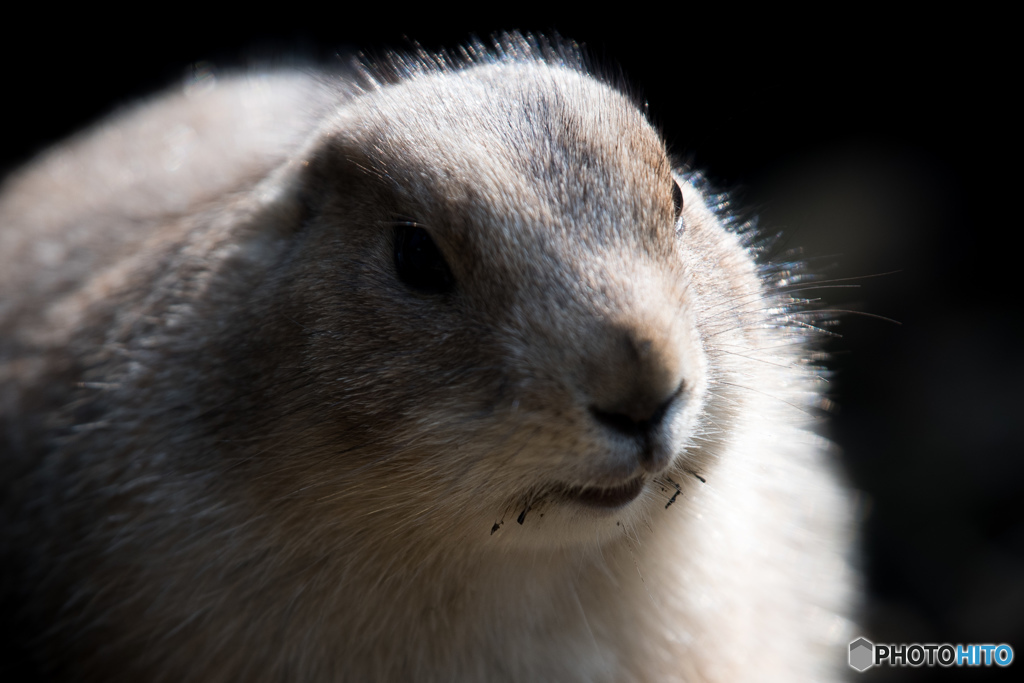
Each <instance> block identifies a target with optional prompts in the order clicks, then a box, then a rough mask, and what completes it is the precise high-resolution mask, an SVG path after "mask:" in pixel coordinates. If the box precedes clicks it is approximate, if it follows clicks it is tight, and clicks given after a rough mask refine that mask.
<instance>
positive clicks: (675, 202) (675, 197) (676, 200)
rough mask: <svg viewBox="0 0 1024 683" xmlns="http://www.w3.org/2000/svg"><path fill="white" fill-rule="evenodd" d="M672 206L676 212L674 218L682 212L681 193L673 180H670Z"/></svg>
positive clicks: (677, 184)
mask: <svg viewBox="0 0 1024 683" xmlns="http://www.w3.org/2000/svg"><path fill="white" fill-rule="evenodd" d="M672 206H674V207H675V210H676V218H679V215H680V214H681V213H682V212H683V191H682V189H680V187H679V183H678V182H677V181H676V179H675V178H673V179H672Z"/></svg>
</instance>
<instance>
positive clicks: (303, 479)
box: [0, 35, 852, 682]
mask: <svg viewBox="0 0 1024 683" xmlns="http://www.w3.org/2000/svg"><path fill="white" fill-rule="evenodd" d="M439 64H441V65H440V66H439ZM374 73H376V76H372V75H365V76H364V77H363V78H361V79H351V80H344V81H339V80H337V79H331V78H328V77H322V76H316V75H309V74H302V73H290V72H279V73H272V74H264V75H259V76H250V77H237V78H235V79H229V80H225V81H222V82H220V83H218V84H217V85H216V86H215V87H213V88H212V89H193V90H192V91H190V92H183V93H172V94H167V95H164V96H162V97H159V98H157V99H154V100H152V101H151V102H148V103H145V104H143V105H141V106H139V107H138V108H136V109H134V110H132V111H129V112H127V113H124V114H121V115H119V116H117V117H115V118H113V119H112V120H110V121H108V122H106V123H104V124H101V125H100V126H98V127H97V128H95V129H94V130H92V131H90V132H87V133H85V134H83V135H81V136H79V137H78V138H76V139H73V140H71V141H69V142H68V143H65V144H64V145H61V146H58V147H56V148H54V149H53V150H51V151H50V152H48V153H47V154H45V155H43V156H42V157H40V158H39V159H38V160H36V161H35V162H33V163H32V164H30V165H29V166H28V167H26V168H25V169H23V170H22V171H20V172H18V173H16V174H14V175H13V176H11V177H10V178H9V179H8V180H7V181H6V184H5V186H4V188H3V193H2V195H0V287H2V292H3V298H2V300H0V335H2V337H0V344H2V346H0V401H2V402H0V406H2V411H3V414H2V420H3V421H2V423H0V425H2V432H0V438H2V439H3V442H2V448H3V463H2V467H3V469H2V476H3V479H2V482H3V483H2V487H3V488H2V495H3V499H2V500H3V513H2V514H3V518H2V522H3V537H2V547H0V551H2V553H3V558H2V559H3V562H4V564H5V566H6V567H7V568H8V569H7V570H6V572H7V574H6V575H5V576H4V584H3V588H4V589H5V595H4V600H5V603H6V604H8V605H10V607H9V609H8V611H9V614H10V619H11V620H12V621H11V623H13V624H15V625H16V626H15V628H16V630H17V633H18V634H19V635H20V636H21V638H22V641H23V642H21V643H20V647H21V648H22V651H23V652H25V653H27V656H28V657H30V658H31V659H32V661H33V662H34V665H35V666H37V667H38V669H39V671H40V672H42V673H43V674H44V675H46V676H49V677H52V678H55V679H67V680H104V681H120V680H124V681H133V680H153V681H163V680H166V681H184V680H188V681H264V680H265V681H398V680H409V681H652V682H655V681H744V680H760V681H768V680H772V681H774V680H777V681H801V680H828V679H835V678H839V677H840V676H841V674H842V672H843V671H844V670H845V668H846V665H845V661H846V660H845V640H843V637H844V636H846V635H847V634H846V633H845V632H844V630H843V629H844V625H845V624H846V621H845V615H846V613H847V611H848V604H849V602H850V594H851V588H850V586H851V585H852V578H851V574H850V572H849V570H848V569H847V565H846V552H847V544H848V521H847V513H846V503H845V499H844V495H843V491H842V488H841V487H840V486H839V484H838V483H837V481H836V477H835V475H834V473H833V472H832V466H831V464H830V453H829V451H830V446H829V445H828V443H827V442H826V441H824V440H823V439H821V438H820V437H818V436H815V435H814V434H812V433H811V432H810V431H808V429H807V422H808V420H809V417H808V410H809V408H810V406H812V405H813V404H814V403H815V401H817V400H818V392H819V388H818V385H817V383H816V380H817V378H816V375H815V372H814V369H813V367H811V365H810V364H809V363H808V360H809V358H810V354H811V352H810V350H809V348H810V347H809V340H808V334H807V332H806V327H807V325H806V320H805V318H803V317H802V314H801V313H800V311H799V307H798V305H797V302H795V301H794V300H793V299H792V298H791V297H790V295H789V294H787V293H786V291H785V288H784V287H782V286H781V285H783V284H784V282H783V277H784V276H783V275H782V274H781V273H782V272H783V271H782V269H780V268H773V267H772V266H771V265H770V264H759V263H758V261H757V259H756V258H755V255H754V250H753V249H752V247H751V246H750V243H751V235H750V233H749V231H748V232H744V231H743V230H741V229H739V228H736V227H735V226H730V224H729V221H728V218H727V216H726V214H725V212H724V210H723V209H722V207H721V205H720V200H719V199H716V198H715V197H714V196H711V195H708V194H707V193H706V192H705V191H704V189H703V185H702V183H701V182H700V181H699V179H698V178H697V177H696V176H694V175H692V174H690V173H689V172H687V171H686V170H684V169H682V168H680V167H678V166H676V165H674V163H673V162H672V160H671V159H670V158H669V156H668V155H667V153H666V145H665V142H664V141H663V140H662V139H661V137H660V136H659V135H658V133H657V132H656V131H655V129H654V128H653V127H652V126H651V125H650V124H649V123H648V122H647V121H646V120H645V118H644V116H643V114H642V113H641V112H640V111H639V110H638V108H637V107H636V106H635V105H634V103H633V102H632V101H631V100H630V99H629V97H627V96H626V95H624V94H623V93H622V92H620V91H619V90H618V89H616V88H615V87H613V86H612V85H610V84H608V83H605V82H603V81H601V80H599V79H597V78H594V77H592V76H590V75H588V74H587V73H586V72H585V70H584V69H583V67H582V60H581V58H580V57H579V55H578V54H577V52H576V51H575V50H574V49H573V47H572V46H571V45H566V44H563V45H556V46H554V47H552V46H550V45H549V44H547V43H544V42H541V41H536V40H533V39H530V38H523V37H520V36H516V35H512V36H506V37H504V38H502V39H501V41H500V42H499V43H498V45H497V46H496V51H493V52H492V51H488V50H487V49H485V48H483V47H482V46H479V45H476V46H474V48H473V49H472V50H470V53H467V56H466V57H465V58H464V59H463V60H458V61H456V60H448V61H447V62H446V61H445V60H443V59H437V60H430V59H428V58H419V59H412V58H410V59H405V60H401V59H397V58H396V59H395V60H394V61H393V62H392V63H391V68H390V69H388V68H382V69H381V70H380V71H378V72H374ZM388 74H391V75H390V76H389V75H388Z"/></svg>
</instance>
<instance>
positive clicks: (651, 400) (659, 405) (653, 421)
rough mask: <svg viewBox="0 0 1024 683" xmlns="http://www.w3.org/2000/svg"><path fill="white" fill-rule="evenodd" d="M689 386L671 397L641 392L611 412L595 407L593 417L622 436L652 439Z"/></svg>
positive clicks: (592, 409)
mask: <svg viewBox="0 0 1024 683" xmlns="http://www.w3.org/2000/svg"><path fill="white" fill-rule="evenodd" d="M685 384H686V383H685V382H682V381H681V382H680V383H679V385H678V386H677V387H676V388H675V390H674V391H673V392H672V393H671V394H669V395H668V396H667V397H661V396H660V395H657V394H656V392H655V391H653V390H652V391H647V392H643V391H641V393H640V395H639V396H635V397H631V398H630V399H628V400H626V401H622V402H619V403H617V404H615V405H612V406H609V407H608V409H605V408H603V407H601V406H598V405H591V406H590V414H591V415H593V416H594V419H595V420H597V421H598V422H599V423H600V424H602V425H604V426H605V427H607V428H608V429H610V430H611V431H613V432H616V433H618V434H620V435H622V436H626V437H631V438H637V439H648V438H650V435H651V434H652V433H653V432H654V431H655V430H657V429H658V427H660V426H661V422H662V420H663V419H664V417H665V414H666V413H667V412H668V410H669V408H671V407H672V404H674V403H675V402H676V399H677V398H678V397H679V395H680V394H682V393H683V390H684V389H685ZM645 394H646V395H645Z"/></svg>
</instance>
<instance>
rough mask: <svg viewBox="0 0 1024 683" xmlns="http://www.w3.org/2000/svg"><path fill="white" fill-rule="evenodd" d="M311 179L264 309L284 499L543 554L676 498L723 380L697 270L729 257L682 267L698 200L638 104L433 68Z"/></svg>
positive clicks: (525, 68) (555, 81) (303, 174)
mask: <svg viewBox="0 0 1024 683" xmlns="http://www.w3.org/2000/svg"><path fill="white" fill-rule="evenodd" d="M295 168H296V171H295V173H296V174H297V177H298V178H299V180H298V181H297V182H296V183H295V187H298V188H300V192H301V194H302V198H303V199H302V201H303V202H304V204H305V207H306V209H305V212H306V218H305V221H304V224H303V227H302V228H301V230H300V231H299V232H298V233H297V236H296V237H295V245H294V247H293V248H292V250H291V251H290V253H289V254H288V257H287V260H286V261H283V262H282V263H281V266H280V269H279V270H278V271H277V272H276V273H275V275H274V276H273V278H272V279H273V282H274V283H275V285H274V287H275V289H274V291H273V294H269V295H267V296H268V297H269V298H270V299H271V304H270V306H269V308H268V312H267V313H265V314H261V315H265V316H266V318H265V320H264V321H263V322H262V325H263V326H264V328H263V329H265V330H267V329H273V330H274V332H273V334H272V335H271V337H272V338H270V339H268V340H267V341H268V343H269V344H272V345H274V346H276V347H277V349H278V350H277V351H275V352H274V353H273V359H274V364H273V366H272V367H271V366H268V367H266V368H263V369H261V370H260V372H261V374H263V375H265V380H264V381H266V382H268V383H269V384H268V386H270V385H273V386H276V387H278V388H280V387H286V388H285V389H283V390H281V391H268V392H266V394H267V395H268V396H271V395H272V396H274V399H273V401H274V402H276V404H277V405H276V406H274V407H273V408H271V410H274V411H276V412H278V414H279V417H275V418H274V420H272V421H270V422H268V423H267V424H266V425H261V426H258V427H257V429H259V430H266V431H268V432H269V433H270V434H276V441H277V442H278V443H279V444H280V447H281V448H284V449H285V450H286V451H288V453H289V454H288V455H287V456H279V457H283V458H287V460H286V462H289V463H291V464H290V465H288V466H287V467H285V466H283V465H282V461H281V460H277V461H276V462H275V463H273V464H272V465H269V466H270V467H272V468H273V469H275V471H278V472H283V473H284V475H285V477H284V479H287V480H288V483H287V484H285V485H286V486H289V487H297V488H298V489H299V490H302V491H306V492H308V493H309V495H310V500H313V499H315V500H317V501H318V502H317V505H328V506H341V507H342V508H343V510H344V512H342V513H341V514H343V515H344V516H346V517H351V516H352V515H355V516H359V515H369V516H371V517H372V516H374V515H375V516H376V517H375V519H376V520H378V521H379V520H381V519H385V518H386V519H388V520H390V525H391V526H392V527H393V528H394V529H399V528H410V527H421V526H422V527H424V528H426V527H429V528H433V529H434V530H441V531H443V532H444V533H445V534H451V533H457V534H458V536H460V537H464V538H473V537H476V538H479V539H480V540H481V541H484V542H489V543H490V542H497V543H511V544H513V545H515V546H521V545H524V544H525V546H529V547H535V546H537V545H541V546H547V545H552V544H554V545H562V544H567V545H577V544H579V543H581V542H582V543H592V542H594V541H595V540H600V539H603V538H606V537H607V536H608V535H609V534H610V533H615V528H616V525H617V524H620V523H622V522H624V521H626V522H628V521H637V520H639V519H641V518H643V517H644V516H645V515H646V514H647V512H649V509H650V507H651V506H657V507H663V506H664V503H665V500H666V498H667V496H665V495H664V493H657V494H655V493H654V489H655V488H656V486H664V485H665V483H664V479H663V477H665V476H666V475H668V474H669V473H670V472H671V470H672V468H673V467H674V466H675V467H678V466H679V465H680V462H681V461H682V459H684V458H685V457H686V455H685V451H686V448H687V446H688V445H689V443H690V438H691V437H692V436H693V435H694V432H695V429H696V425H697V420H698V416H699V415H700V413H701V411H702V407H703V403H704V400H705V399H704V397H705V393H706V387H707V364H708V361H707V354H706V352H705V349H704V346H703V340H702V334H701V331H700V329H699V323H698V308H699V307H698V305H697V296H698V292H697V291H696V290H695V289H694V286H693V282H692V280H693V275H694V274H693V273H692V272H691V271H692V270H693V268H692V267H691V266H692V264H693V263H696V264H701V263H704V262H705V261H706V260H707V259H711V262H712V263H713V262H714V260H715V259H716V258H717V257H716V256H715V255H714V254H707V255H700V254H698V255H694V254H691V253H688V252H689V251H690V250H692V249H693V246H692V245H693V244H696V243H698V242H699V241H700V240H702V239H703V240H705V241H707V240H708V237H707V236H706V235H703V236H702V235H701V234H700V230H699V229H698V230H697V234H696V235H695V236H689V235H688V234H687V232H688V230H690V229H691V228H690V226H688V225H687V218H686V211H689V212H690V216H691V218H690V220H691V221H693V219H694V218H696V217H697V213H694V212H695V211H698V209H689V208H686V209H685V210H684V205H685V204H686V200H687V197H689V199H691V200H694V199H695V198H696V193H695V191H694V190H692V189H691V188H689V187H688V186H687V185H686V184H685V182H684V181H683V180H682V179H680V178H679V177H677V176H674V175H673V169H672V165H671V163H670V161H669V159H668V157H667V155H666V150H665V144H664V142H663V141H662V140H661V139H660V137H659V136H658V134H657V133H656V132H655V131H654V129H653V128H652V127H651V126H650V125H649V124H648V123H647V121H646V120H645V119H644V117H643V115H642V114H641V113H640V112H639V111H638V110H637V109H636V107H635V106H634V105H633V104H632V103H631V102H630V100H629V99H628V98H627V97H625V96H624V95H623V94H621V93H620V92H618V91H616V90H614V89H613V88H611V87H609V86H607V85H605V84H602V83H600V82H598V81H597V80H595V79H593V78H591V77H588V76H586V75H584V74H581V73H579V72H577V71H575V70H571V69H568V68H562V67H556V66H551V65H547V64H542V63H530V62H526V63H518V62H510V63H506V62H498V63H494V64H486V65H480V66H475V67H471V68H467V69H464V70H461V71H455V72H444V73H428V74H422V75H418V76H415V77H412V78H410V79H407V80H405V81H402V82H400V83H398V84H395V85H389V86H385V87H382V88H380V89H378V90H375V91H371V92H369V93H367V94H365V95H363V96H361V97H359V98H356V99H355V100H354V101H353V102H352V103H350V104H348V105H347V106H345V107H343V108H342V109H341V110H340V111H339V112H338V113H337V115H336V116H335V117H333V118H332V119H331V120H330V121H328V122H327V123H326V124H325V125H324V126H323V127H322V128H321V129H320V132H319V134H318V135H317V136H316V138H315V140H314V142H313V143H312V144H311V145H310V146H309V147H308V149H307V152H306V154H305V156H304V158H303V159H302V160H301V162H300V163H298V164H295ZM697 203H698V204H699V201H697ZM699 210H703V211H706V209H703V208H702V207H701V208H700V209H699ZM681 214H683V215H681ZM698 222H699V221H698ZM698 228H699V226H698ZM687 240H694V241H693V242H692V243H690V244H688V243H687ZM698 289H699V288H698ZM260 334H262V335H264V336H266V335H267V334H268V333H267V332H265V331H264V332H261V333H260ZM282 349H288V357H287V358H285V359H284V360H282V356H283V354H284V351H282ZM297 367H301V368H302V371H301V372H296V368H297ZM296 459H297V463H296V461H295V460H296ZM311 463H316V466H315V467H313V466H312V465H311ZM293 478H294V480H293ZM656 480H658V481H659V482H660V483H659V484H657V485H656V484H655V481H656ZM275 481H279V482H281V479H280V478H278V479H275ZM660 490H662V491H663V490H664V489H663V488H662V489H660ZM313 492H315V493H313ZM517 519H518V521H519V522H520V524H515V523H514V522H516V521H517ZM492 529H493V531H494V533H491V532H492ZM489 537H490V538H491V540H488V539H489Z"/></svg>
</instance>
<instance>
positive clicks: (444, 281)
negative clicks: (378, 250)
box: [395, 224, 455, 294]
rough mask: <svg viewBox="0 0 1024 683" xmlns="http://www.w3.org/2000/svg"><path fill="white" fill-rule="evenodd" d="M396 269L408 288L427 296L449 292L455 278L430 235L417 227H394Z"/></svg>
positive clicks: (413, 225)
mask: <svg viewBox="0 0 1024 683" xmlns="http://www.w3.org/2000/svg"><path fill="white" fill-rule="evenodd" d="M395 268H396V269H397V270H398V277H399V279H400V280H401V281H402V282H404V283H405V284H406V285H408V286H409V287H411V288H412V289H415V290H417V291H420V292H426V293H428V294H442V293H444V292H450V291H451V290H452V289H453V288H454V287H455V278H454V277H453V276H452V271H451V269H450V268H448V264H447V263H446V262H445V260H444V256H442V255H441V250H440V249H438V248H437V245H436V244H434V240H432V239H431V238H430V234H429V233H428V232H427V231H426V230H424V229H423V228H421V227H418V226H416V225H415V224H408V225H400V226H398V227H397V228H395Z"/></svg>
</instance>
